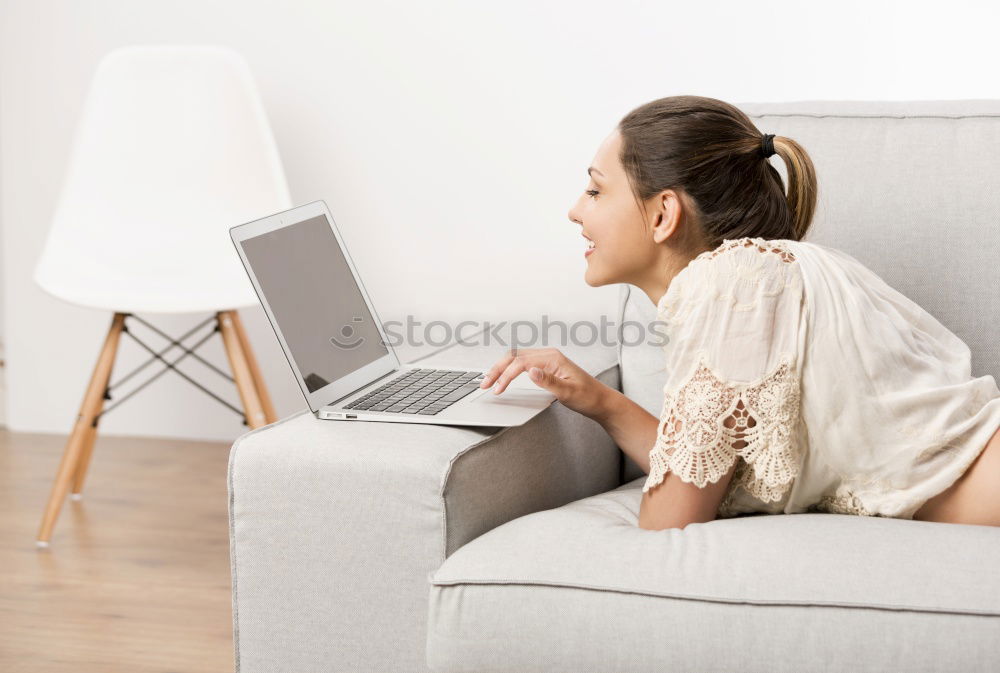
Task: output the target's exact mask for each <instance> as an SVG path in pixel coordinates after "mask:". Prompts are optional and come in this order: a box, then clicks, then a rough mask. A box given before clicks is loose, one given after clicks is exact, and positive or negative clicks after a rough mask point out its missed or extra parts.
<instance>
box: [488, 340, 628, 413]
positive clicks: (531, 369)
mask: <svg viewBox="0 0 1000 673" xmlns="http://www.w3.org/2000/svg"><path fill="white" fill-rule="evenodd" d="M522 372H527V374H528V377H529V378H530V379H531V380H532V381H534V382H535V384H537V385H538V386H539V387H541V388H544V389H545V390H548V391H549V392H550V393H552V394H553V395H555V396H556V398H557V399H558V400H559V402H560V403H562V405H563V406H565V407H568V408H570V409H572V410H573V411H576V412H578V413H581V414H583V415H584V416H589V417H590V418H594V419H600V418H601V417H602V416H603V415H604V413H605V412H606V411H607V403H608V398H609V395H608V393H609V392H610V391H611V390H612V389H611V388H609V387H608V386H606V385H604V384H603V383H601V382H600V381H598V380H597V379H595V378H594V377H593V376H591V375H590V374H588V373H587V372H585V371H584V370H582V369H580V367H579V366H577V365H576V364H575V363H574V362H573V361H572V360H570V359H569V358H567V357H566V356H565V355H563V354H562V353H561V352H560V351H559V350H558V349H556V348H517V349H512V350H510V351H508V352H507V355H505V356H504V357H503V358H502V359H501V360H499V361H498V362H497V363H496V364H495V365H493V366H492V367H491V368H490V369H489V371H487V372H486V376H485V377H484V378H483V381H482V383H480V384H479V387H480V388H487V387H489V386H490V385H491V384H493V382H494V381H495V382H496V385H495V388H494V391H493V392H494V393H495V394H498V395H499V394H500V393H502V392H503V391H504V390H505V389H506V388H507V385H508V384H509V383H510V382H511V381H512V380H513V379H514V378H515V377H516V376H518V375H519V374H521V373H522Z"/></svg>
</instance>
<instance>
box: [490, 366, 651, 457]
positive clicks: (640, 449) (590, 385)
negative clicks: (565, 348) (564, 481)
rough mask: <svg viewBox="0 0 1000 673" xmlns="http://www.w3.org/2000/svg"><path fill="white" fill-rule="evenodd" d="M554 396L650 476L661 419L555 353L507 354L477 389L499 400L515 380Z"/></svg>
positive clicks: (492, 368)
mask: <svg viewBox="0 0 1000 673" xmlns="http://www.w3.org/2000/svg"><path fill="white" fill-rule="evenodd" d="M522 373H527V374H528V376H529V378H530V379H531V380H532V381H534V382H535V383H537V384H538V385H539V386H541V387H542V388H544V389H546V390H548V391H550V392H551V393H553V394H554V395H555V396H556V397H557V398H558V399H559V401H560V402H561V403H562V404H563V405H565V406H566V407H568V408H570V409H572V410H573V411H576V412H577V413H581V414H583V415H584V416H587V417H589V418H593V419H594V420H595V421H597V422H598V423H600V424H601V425H602V426H603V427H604V429H605V430H606V431H607V432H608V434H609V435H611V437H612V438H613V439H614V440H615V444H617V445H618V446H619V447H620V448H621V450H622V451H624V452H625V454H626V455H627V456H629V457H630V458H631V459H632V460H634V461H635V462H636V463H637V464H638V465H639V467H641V468H642V471H643V472H644V473H646V474H649V450H650V449H651V448H652V447H653V444H654V442H655V441H656V428H657V425H659V419H658V418H656V417H655V416H653V415H652V414H650V413H649V412H648V411H646V410H645V409H643V408H642V407H640V406H639V405H638V404H636V403H635V402H633V401H632V400H630V399H629V398H627V397H625V395H623V394H622V393H621V392H620V391H618V390H616V389H614V388H612V387H611V386H608V385H605V384H603V383H601V382H600V381H598V380H597V379H596V378H594V377H593V376H591V375H590V374H589V373H587V372H585V371H584V370H582V369H581V368H580V367H579V366H577V365H576V363H574V362H573V361H572V360H570V359H569V358H567V357H566V356H565V355H563V353H562V352H561V351H559V350H558V349H556V348H521V349H516V350H510V351H508V352H507V354H506V355H505V356H504V357H503V358H501V359H500V360H499V361H498V362H497V363H496V364H494V365H493V367H491V368H490V370H489V371H488V372H486V375H485V376H484V377H483V381H482V383H481V384H480V387H482V388H486V387H489V386H491V385H492V386H493V389H494V392H495V393H496V394H500V393H502V392H503V391H504V389H506V388H507V385H508V384H509V383H510V382H511V381H512V380H513V379H514V377H516V376H518V375H519V374H522Z"/></svg>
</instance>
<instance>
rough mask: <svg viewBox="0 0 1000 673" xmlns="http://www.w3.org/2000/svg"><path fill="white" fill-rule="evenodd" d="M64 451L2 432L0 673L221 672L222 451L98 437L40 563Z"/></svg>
mask: <svg viewBox="0 0 1000 673" xmlns="http://www.w3.org/2000/svg"><path fill="white" fill-rule="evenodd" d="M65 441H66V438H65V437H59V436H54V435H32V434H20V433H11V432H9V431H7V430H6V429H5V428H0V671H3V672H4V673H14V672H15V671H17V672H21V671H40V672H41V671H44V672H45V673H58V672H60V671H73V673H85V672H87V673H89V672H90V671H100V672H101V673H104V672H111V671H129V672H130V673H144V672H146V671H157V672H162V673H165V672H168V671H176V672H181V671H183V672H185V673H195V672H198V671H213V672H218V671H232V670H233V645H232V606H231V603H230V584H229V534H228V522H227V514H226V507H227V495H226V463H227V461H228V458H229V448H230V446H231V444H220V443H193V442H186V441H185V442H180V441H173V440H161V439H149V438H136V439H132V438H121V437H101V436H98V438H97V441H96V442H95V444H94V456H93V460H92V462H91V466H90V471H89V474H88V476H87V483H86V485H85V486H84V493H83V499H82V500H80V501H72V500H69V499H67V501H66V503H65V505H64V506H63V510H62V513H61V514H60V515H59V520H58V521H57V523H56V528H55V532H54V533H53V535H52V541H51V546H50V547H49V548H48V549H38V548H36V546H35V535H36V533H37V530H38V525H39V523H40V521H41V516H42V510H43V508H44V506H45V502H46V499H47V498H48V495H49V489H50V488H51V485H52V479H53V477H54V476H55V473H56V468H57V467H58V464H59V458H60V456H61V455H62V451H63V448H64V443H65Z"/></svg>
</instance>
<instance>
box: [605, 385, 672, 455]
mask: <svg viewBox="0 0 1000 673" xmlns="http://www.w3.org/2000/svg"><path fill="white" fill-rule="evenodd" d="M605 388H606V390H605V391H604V399H603V401H602V402H601V404H600V405H599V410H598V411H597V413H595V414H594V416H593V417H592V418H593V419H594V420H595V421H597V422H598V423H600V424H601V426H603V427H604V429H605V430H606V431H607V432H608V434H609V435H611V437H612V439H614V440H615V444H617V445H618V447H619V448H620V449H621V450H622V451H624V452H625V455H627V456H628V457H629V458H631V459H632V460H634V461H635V462H636V464H637V465H638V466H639V467H640V468H641V469H642V471H643V473H644V474H649V450H650V449H651V448H652V446H653V444H654V443H655V442H656V428H657V426H658V425H659V422H660V421H659V419H658V418H657V417H656V416H653V415H652V414H651V413H649V412H648V411H646V410H645V409H643V408H642V407H640V406H639V405H638V404H636V403H635V402H633V401H632V400H630V399H629V398H627V397H625V395H623V394H622V393H621V391H618V390H615V389H614V388H611V387H610V386H605Z"/></svg>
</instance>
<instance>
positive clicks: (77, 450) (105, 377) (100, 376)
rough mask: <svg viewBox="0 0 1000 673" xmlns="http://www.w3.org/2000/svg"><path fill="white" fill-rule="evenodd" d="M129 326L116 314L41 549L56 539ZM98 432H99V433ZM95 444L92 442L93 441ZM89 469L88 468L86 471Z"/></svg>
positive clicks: (62, 467)
mask: <svg viewBox="0 0 1000 673" xmlns="http://www.w3.org/2000/svg"><path fill="white" fill-rule="evenodd" d="M124 325H125V314H124V313H115V315H114V318H112V320H111V328H110V329H109V330H108V336H107V337H106V338H105V340H104V347H103V348H102V349H101V354H100V356H99V357H98V358H97V364H96V365H95V367H94V373H93V376H91V379H90V384H89V385H88V386H87V392H86V393H85V395H84V397H83V404H82V405H81V406H80V413H79V414H78V415H77V418H76V424H75V425H74V426H73V432H72V433H71V434H70V436H69V440H68V442H67V443H66V449H65V450H64V451H63V456H62V460H61V461H60V462H59V469H58V471H57V472H56V479H55V482H54V483H53V484H52V493H51V494H50V495H49V501H48V504H47V505H46V506H45V513H44V514H43V515H42V524H41V526H40V527H39V529H38V540H37V544H38V546H40V547H47V546H48V544H49V538H50V537H51V536H52V529H53V528H54V527H55V525H56V519H57V518H58V517H59V510H60V509H62V504H63V501H64V500H65V499H66V492H67V491H68V490H69V487H70V482H71V481H72V480H73V478H74V477H75V475H76V474H77V470H78V469H79V467H80V464H79V463H80V458H81V456H82V454H83V451H84V447H85V446H86V445H87V444H88V436H89V434H90V430H93V429H94V428H93V427H92V426H93V422H94V418H95V417H96V416H97V414H98V413H100V412H99V411H98V410H99V409H100V408H102V405H103V400H104V392H105V390H107V387H108V381H109V380H110V379H111V370H112V368H113V367H114V363H115V354H116V353H117V352H118V342H119V340H120V338H121V333H122V327H124ZM95 432H96V431H95ZM91 441H92V440H91ZM84 469H86V468H84Z"/></svg>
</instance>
